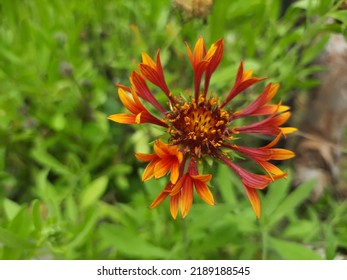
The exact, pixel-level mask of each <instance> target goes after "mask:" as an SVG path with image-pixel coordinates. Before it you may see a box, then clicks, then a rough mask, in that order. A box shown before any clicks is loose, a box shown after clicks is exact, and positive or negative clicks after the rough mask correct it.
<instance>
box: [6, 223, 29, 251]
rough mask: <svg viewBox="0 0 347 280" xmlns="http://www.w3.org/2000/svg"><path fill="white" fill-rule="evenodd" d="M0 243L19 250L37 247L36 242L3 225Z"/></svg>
mask: <svg viewBox="0 0 347 280" xmlns="http://www.w3.org/2000/svg"><path fill="white" fill-rule="evenodd" d="M0 243H3V244H4V245H5V246H8V247H11V248H15V249H19V250H23V249H33V248H35V244H33V243H31V242H29V241H28V240H27V239H25V238H22V237H20V236H18V235H16V234H15V233H13V232H12V231H9V230H7V229H5V228H2V227H0Z"/></svg>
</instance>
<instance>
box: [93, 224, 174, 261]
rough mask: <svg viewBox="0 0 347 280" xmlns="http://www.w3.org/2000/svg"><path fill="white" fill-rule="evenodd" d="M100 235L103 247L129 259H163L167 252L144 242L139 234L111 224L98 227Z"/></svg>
mask: <svg viewBox="0 0 347 280" xmlns="http://www.w3.org/2000/svg"><path fill="white" fill-rule="evenodd" d="M99 232H100V235H101V237H102V238H101V239H102V240H103V243H104V246H107V247H110V248H114V249H116V250H117V251H119V252H120V253H122V254H123V255H125V256H128V257H130V258H140V259H148V258H155V259H165V258H166V257H167V256H169V252H167V251H166V250H164V249H162V248H160V247H157V246H155V245H153V244H151V243H150V242H148V241H146V240H145V239H144V238H143V237H142V236H141V234H139V233H138V232H133V231H131V230H130V229H128V228H124V227H119V226H116V225H112V224H103V225H101V226H100V230H99Z"/></svg>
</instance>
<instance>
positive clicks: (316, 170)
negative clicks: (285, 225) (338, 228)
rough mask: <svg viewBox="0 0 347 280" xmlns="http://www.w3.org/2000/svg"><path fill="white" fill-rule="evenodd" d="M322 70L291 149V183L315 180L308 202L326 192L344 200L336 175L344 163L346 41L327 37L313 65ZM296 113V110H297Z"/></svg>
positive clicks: (339, 176) (346, 189)
mask: <svg viewBox="0 0 347 280" xmlns="http://www.w3.org/2000/svg"><path fill="white" fill-rule="evenodd" d="M315 63H316V64H317V65H320V66H322V67H323V68H324V69H325V71H322V72H320V73H319V74H317V76H316V78H317V79H319V80H320V86H319V87H318V88H316V89H314V90H313V91H312V92H310V93H309V95H308V97H307V98H306V100H305V102H304V104H301V108H302V118H301V121H300V123H299V125H298V128H299V132H298V134H297V137H296V138H297V139H296V141H295V145H294V150H295V152H296V155H297V156H296V158H295V161H294V169H295V172H294V174H295V175H294V176H295V180H294V184H295V185H299V184H300V183H302V182H305V181H309V180H311V179H316V186H315V189H314V192H313V194H312V197H311V199H312V201H316V200H317V199H318V198H319V197H320V196H321V195H322V193H323V192H324V191H325V190H327V189H329V190H330V191H331V192H332V193H333V195H335V196H337V197H347V187H346V183H345V182H344V180H343V177H342V176H343V173H344V172H340V171H341V170H343V169H344V168H346V167H347V164H346V161H345V159H346V152H345V151H346V148H347V145H346V135H345V128H346V124H347V76H346V74H347V41H346V39H345V38H344V37H343V36H342V35H341V34H333V35H331V37H330V39H329V41H328V43H327V45H326V47H325V50H324V52H323V53H322V54H321V55H320V56H319V58H318V59H317V60H316V62H315ZM299 110H300V109H299Z"/></svg>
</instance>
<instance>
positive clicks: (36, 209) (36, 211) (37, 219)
mask: <svg viewBox="0 0 347 280" xmlns="http://www.w3.org/2000/svg"><path fill="white" fill-rule="evenodd" d="M31 208H32V216H33V223H34V226H35V228H36V229H37V230H41V229H42V221H41V203H40V201H39V200H37V199H35V200H34V201H33V202H32V204H31Z"/></svg>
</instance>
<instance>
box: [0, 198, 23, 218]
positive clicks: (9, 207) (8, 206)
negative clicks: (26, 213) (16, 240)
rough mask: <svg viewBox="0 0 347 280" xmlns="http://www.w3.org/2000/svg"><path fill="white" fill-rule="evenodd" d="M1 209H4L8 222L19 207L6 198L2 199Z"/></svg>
mask: <svg viewBox="0 0 347 280" xmlns="http://www.w3.org/2000/svg"><path fill="white" fill-rule="evenodd" d="M3 207H4V211H5V215H6V217H7V219H9V220H12V219H13V218H14V217H15V216H16V215H17V214H18V212H19V211H20V210H21V207H20V205H18V204H17V203H16V202H14V201H12V200H10V199H7V198H5V199H4V202H3Z"/></svg>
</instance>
